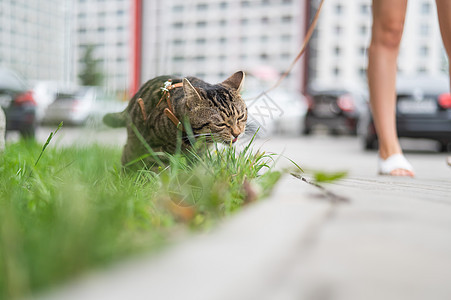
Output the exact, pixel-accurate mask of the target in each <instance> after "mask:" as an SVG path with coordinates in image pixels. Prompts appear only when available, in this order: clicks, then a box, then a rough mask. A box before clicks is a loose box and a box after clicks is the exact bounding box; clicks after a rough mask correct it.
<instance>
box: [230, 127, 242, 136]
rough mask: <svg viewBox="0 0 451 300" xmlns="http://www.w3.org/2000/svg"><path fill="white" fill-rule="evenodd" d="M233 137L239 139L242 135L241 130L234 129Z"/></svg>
mask: <svg viewBox="0 0 451 300" xmlns="http://www.w3.org/2000/svg"><path fill="white" fill-rule="evenodd" d="M232 135H233V136H234V137H238V136H239V135H240V130H239V129H238V128H232Z"/></svg>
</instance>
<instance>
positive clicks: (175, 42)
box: [172, 39, 185, 45]
mask: <svg viewBox="0 0 451 300" xmlns="http://www.w3.org/2000/svg"><path fill="white" fill-rule="evenodd" d="M172 43H173V44H174V45H183V44H185V41H184V40H181V39H175V40H173V41H172Z"/></svg>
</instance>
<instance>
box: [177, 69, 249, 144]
mask: <svg viewBox="0 0 451 300" xmlns="http://www.w3.org/2000/svg"><path fill="white" fill-rule="evenodd" d="M244 77H245V75H244V72H242V71H239V72H236V73H235V74H233V75H232V76H230V77H229V78H227V79H226V80H224V81H223V82H221V83H219V84H214V85H211V84H208V83H205V82H203V81H200V80H196V81H195V82H194V80H193V83H191V82H190V81H189V80H188V79H187V78H185V79H183V90H184V92H185V100H186V101H185V103H186V106H187V108H188V117H189V121H190V124H191V129H192V130H193V133H194V135H195V136H202V135H205V136H206V137H207V141H213V140H215V141H217V142H224V143H230V142H232V143H234V142H236V140H237V139H238V136H239V135H241V134H243V133H244V130H245V127H246V121H247V108H246V104H245V103H244V101H243V99H241V96H240V89H241V87H242V86H243V82H244Z"/></svg>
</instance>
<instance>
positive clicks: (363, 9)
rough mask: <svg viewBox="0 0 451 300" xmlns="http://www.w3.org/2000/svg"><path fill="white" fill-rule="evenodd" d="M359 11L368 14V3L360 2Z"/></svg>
mask: <svg viewBox="0 0 451 300" xmlns="http://www.w3.org/2000/svg"><path fill="white" fill-rule="evenodd" d="M360 13H361V14H362V15H368V14H369V13H370V5H369V4H361V5H360Z"/></svg>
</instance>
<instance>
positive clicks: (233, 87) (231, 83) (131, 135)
mask: <svg viewBox="0 0 451 300" xmlns="http://www.w3.org/2000/svg"><path fill="white" fill-rule="evenodd" d="M168 79H172V83H173V84H174V83H179V82H183V86H182V87H179V88H174V89H172V90H170V91H169V93H170V99H171V103H172V106H173V112H174V114H175V115H176V117H177V118H178V119H179V120H180V121H182V122H183V123H184V124H186V122H187V123H188V124H189V125H190V127H191V129H192V132H193V137H194V139H195V138H196V137H200V136H205V138H206V141H207V143H212V142H213V141H217V142H224V143H230V142H233V141H235V140H236V138H237V137H238V136H239V135H240V134H242V133H244V130H245V126H246V121H247V108H246V105H245V103H244V101H243V100H242V99H241V97H240V94H239V91H240V89H241V87H242V84H243V81H244V73H243V72H241V71H239V72H236V73H235V74H233V75H232V76H230V77H229V78H228V79H226V80H225V81H223V82H221V83H218V84H214V85H212V84H209V83H206V82H204V81H202V80H200V79H198V78H195V77H187V78H184V79H176V78H171V77H170V76H160V77H156V78H154V79H151V80H149V81H147V82H146V83H145V84H144V85H143V86H142V87H141V88H140V90H139V91H138V92H137V93H136V94H135V95H134V96H133V98H132V99H131V100H130V102H129V104H128V106H127V108H126V109H125V110H124V111H123V112H120V113H114V114H107V115H105V117H104V119H103V121H104V123H105V124H107V125H109V126H111V127H124V126H125V127H127V143H126V144H125V146H124V150H123V152H122V164H123V165H124V166H125V165H128V164H129V163H130V162H132V161H135V160H136V159H137V158H139V157H142V156H143V155H145V154H148V150H146V147H145V146H144V145H143V143H142V142H141V141H140V140H139V138H138V137H137V136H136V134H135V131H134V129H133V127H136V130H138V132H139V133H140V135H141V136H142V137H143V138H144V139H145V141H146V143H147V144H148V145H149V146H150V147H151V148H152V150H153V151H154V152H167V153H171V154H173V153H175V151H176V149H177V136H178V134H179V133H178V132H177V131H178V130H177V128H176V126H175V125H174V124H173V123H172V122H171V120H170V119H169V118H168V117H167V116H166V115H165V114H164V109H165V108H167V107H168V104H167V103H166V101H165V99H163V101H161V102H160V103H159V101H160V99H161V98H162V96H163V92H162V90H161V88H162V87H163V86H164V83H165V82H166V81H167V80H168ZM139 98H142V99H143V102H144V107H145V110H146V111H145V115H147V119H145V120H144V119H143V114H142V111H141V107H140V106H139V104H138V101H137V100H138V99H139ZM158 103H159V104H158ZM187 131H188V132H189V130H187ZM190 140H193V139H192V138H191V139H190V138H189V137H188V136H187V133H186V132H183V133H182V139H181V148H182V150H186V149H189V148H191V146H192V145H191V143H190ZM143 161H144V162H145V163H146V164H147V165H149V164H150V165H151V164H154V163H155V161H154V160H153V159H152V158H151V157H147V158H146V159H144V160H143Z"/></svg>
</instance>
